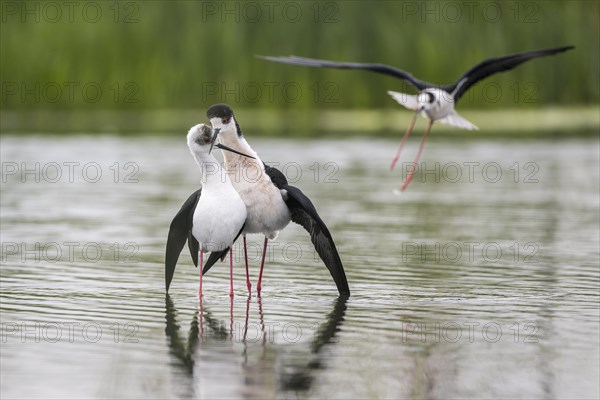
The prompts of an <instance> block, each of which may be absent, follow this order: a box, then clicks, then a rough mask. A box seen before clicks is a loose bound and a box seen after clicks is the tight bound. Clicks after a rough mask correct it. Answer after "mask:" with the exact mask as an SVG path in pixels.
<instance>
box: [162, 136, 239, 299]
mask: <svg viewBox="0 0 600 400" xmlns="http://www.w3.org/2000/svg"><path fill="white" fill-rule="evenodd" d="M213 136H214V134H213V130H212V129H211V127H210V126H208V125H205V124H199V125H196V126H194V127H192V128H191V129H190V131H189V132H188V135H187V144H188V147H189V149H190V151H191V153H192V155H193V156H194V159H195V160H196V163H197V164H198V166H199V167H200V169H201V170H202V181H201V182H202V188H201V189H198V190H197V191H195V192H194V193H193V194H192V195H191V196H190V197H189V198H188V199H187V200H186V201H185V203H184V204H183V206H182V207H181V209H180V210H179V212H178V213H177V215H175V218H173V221H172V222H171V226H170V228H169V237H168V240H167V249H166V255H165V285H166V289H167V292H168V291H169V286H170V285H171V280H172V279H173V273H174V272H175V266H176V265H177V259H178V258H179V254H180V253H181V250H182V249H183V246H184V245H185V242H186V240H187V242H188V246H189V249H190V253H191V255H192V259H193V261H194V264H195V265H196V266H198V257H199V258H200V286H199V289H198V293H199V295H200V298H202V275H203V272H202V258H203V256H202V254H203V253H205V252H212V253H211V257H214V258H217V259H218V258H221V259H224V258H225V256H226V255H227V252H229V279H230V282H229V288H230V289H229V290H230V292H229V294H230V296H233V259H232V254H231V246H232V245H233V243H234V242H235V241H236V239H237V238H238V236H239V235H240V233H241V232H242V227H243V226H244V223H245V222H246V216H247V212H246V206H245V205H244V202H243V201H242V199H241V197H240V196H239V195H238V193H237V191H236V190H235V189H234V188H233V186H232V185H231V182H230V181H229V178H228V177H227V174H225V173H223V171H222V168H221V165H220V164H219V162H218V161H217V159H216V158H215V157H214V156H213V155H211V154H210V153H209V150H210V149H212V145H213V140H212V139H213ZM217 147H219V148H220V149H222V150H225V151H230V152H233V153H236V154H238V155H239V156H240V157H250V156H247V155H245V154H243V153H240V152H237V151H236V150H234V149H230V148H229V147H227V146H225V145H223V144H217Z"/></svg>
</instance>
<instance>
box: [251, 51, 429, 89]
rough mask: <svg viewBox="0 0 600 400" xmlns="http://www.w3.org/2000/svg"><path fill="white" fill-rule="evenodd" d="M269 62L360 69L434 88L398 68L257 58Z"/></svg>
mask: <svg viewBox="0 0 600 400" xmlns="http://www.w3.org/2000/svg"><path fill="white" fill-rule="evenodd" d="M257 57H258V58H262V59H264V60H268V61H274V62H279V63H283V64H294V65H303V66H305V67H317V68H337V69H360V70H364V71H371V72H377V73H379V74H384V75H390V76H393V77H394V78H398V79H402V80H404V81H406V82H408V83H410V84H411V85H413V86H414V87H416V88H417V89H419V90H423V89H427V88H429V87H433V86H434V85H432V84H431V83H428V82H425V81H421V80H418V79H417V78H415V77H414V76H412V75H411V74H410V73H408V72H406V71H403V70H401V69H398V68H394V67H390V66H389V65H385V64H365V63H352V62H335V61H327V60H318V59H315V58H305V57H296V56H290V57H270V56H257Z"/></svg>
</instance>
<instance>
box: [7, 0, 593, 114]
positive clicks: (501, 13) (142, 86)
mask: <svg viewBox="0 0 600 400" xmlns="http://www.w3.org/2000/svg"><path fill="white" fill-rule="evenodd" d="M75 3H76V4H77V5H73V6H67V5H66V4H67V3H62V2H49V3H48V2H39V1H29V2H15V1H2V2H1V12H2V16H1V18H2V24H1V31H0V33H1V35H0V41H1V46H0V56H1V58H0V75H1V80H2V102H1V106H2V111H3V113H4V112H13V111H19V112H20V111H40V110H61V111H66V112H67V113H66V114H65V113H62V114H61V115H63V118H68V117H69V114H68V112H69V111H81V110H84V111H85V110H90V111H92V110H102V111H106V110H116V111H123V112H124V111H127V112H129V111H143V110H164V109H168V110H198V112H199V113H200V114H199V118H200V119H202V117H203V113H204V110H205V109H206V108H207V107H208V106H209V105H211V104H213V103H218V102H227V103H229V104H231V105H232V106H234V108H236V107H237V108H239V109H257V108H260V109H270V110H279V111H283V110H294V111H304V112H305V113H306V115H313V112H317V111H320V110H343V109H351V110H352V109H378V110H384V111H385V110H398V108H399V107H400V106H399V105H397V104H396V103H395V102H394V101H393V100H392V99H391V98H389V96H387V94H386V91H387V90H397V91H407V92H414V90H412V89H411V88H410V87H408V86H407V85H405V84H403V83H402V82H400V81H398V80H395V79H394V78H390V77H386V76H383V75H377V74H371V73H367V72H362V71H340V70H320V69H313V68H304V67H297V66H289V65H283V64H276V63H269V62H267V61H264V60H260V59H257V58H255V57H254V56H255V55H257V54H260V55H291V54H294V55H302V56H307V57H316V58H326V59H333V60H344V61H363V62H381V63H386V64H390V65H393V66H397V67H400V68H403V69H405V70H407V71H410V72H412V73H413V74H414V75H416V76H417V77H419V78H422V79H425V80H428V81H431V82H435V83H448V82H451V81H454V80H455V79H456V78H457V77H458V76H459V75H460V74H461V73H463V72H464V71H465V70H466V69H467V68H469V67H471V66H472V65H473V64H475V63H477V62H479V61H480V60H481V59H483V58H487V57H492V56H499V55H505V54H510V53H515V52H521V51H527V50H532V49H541V48H548V47H556V46H563V45H575V46H576V49H575V50H574V51H571V52H568V53H564V54H561V55H558V56H555V57H550V58H545V59H539V60H534V61H531V62H529V63H526V64H524V65H523V66H521V67H518V68H517V69H516V70H513V71H510V72H508V73H504V74H500V75H496V76H493V77H491V78H488V79H487V80H485V81H483V82H481V84H480V85H479V86H477V87H475V89H474V90H472V92H471V93H469V94H468V95H466V96H465V97H464V98H463V99H462V100H461V103H460V109H469V108H477V109H484V110H485V109H489V110H495V109H499V108H502V107H507V108H519V109H521V108H527V109H530V108H539V107H547V106H551V105H559V106H567V107H577V106H580V105H596V104H597V103H598V102H599V100H600V99H599V96H600V95H599V87H600V76H599V71H600V68H599V67H600V65H599V64H600V55H599V54H600V53H599V50H598V49H599V47H600V46H599V36H600V28H599V26H600V23H599V20H600V3H599V2H597V1H589V2H588V1H542V2H512V1H511V2H472V1H471V2H441V1H440V2H438V1H432V2H421V1H418V2H412V1H408V2H403V1H338V2H329V1H322V2H316V1H292V2H283V1H264V2H263V1H256V2H242V1H227V2H222V1H208V2H195V1H135V2H130V1H124V2H114V1H99V2H75ZM49 4H50V6H49ZM52 4H54V6H52ZM56 5H58V6H56ZM5 115H7V114H5ZM18 115H22V114H18Z"/></svg>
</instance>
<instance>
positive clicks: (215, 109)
mask: <svg viewBox="0 0 600 400" xmlns="http://www.w3.org/2000/svg"><path fill="white" fill-rule="evenodd" d="M206 116H207V117H208V119H212V118H221V119H223V118H225V119H230V118H231V117H233V110H232V109H231V107H229V106H228V105H227V104H215V105H213V106H210V108H209V109H208V111H206Z"/></svg>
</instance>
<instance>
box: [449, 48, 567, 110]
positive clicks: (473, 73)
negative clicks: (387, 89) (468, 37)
mask: <svg viewBox="0 0 600 400" xmlns="http://www.w3.org/2000/svg"><path fill="white" fill-rule="evenodd" d="M574 48H575V47H574V46H566V47H557V48H554V49H546V50H537V51H528V52H525V53H518V54H512V55H509V56H504V57H495V58H488V59H487V60H483V61H482V62H480V63H479V64H477V65H475V66H474V67H473V68H471V69H469V70H468V71H467V72H465V73H464V74H463V75H462V76H461V77H460V78H459V79H458V80H457V81H456V82H455V83H453V84H452V85H448V86H446V87H444V90H446V91H447V92H449V93H452V92H454V91H455V90H456V93H454V101H455V102H456V101H458V99H459V98H460V97H461V96H462V95H463V94H464V93H465V92H466V91H467V90H468V89H469V87H471V86H472V85H474V84H475V83H477V82H478V81H480V80H482V79H484V78H487V77H488V76H490V75H493V74H496V73H498V72H503V71H508V70H511V69H513V68H515V67H516V66H518V65H520V64H522V63H524V62H525V61H528V60H531V59H532V58H537V57H545V56H551V55H554V54H557V53H562V52H564V51H567V50H571V49H574Z"/></svg>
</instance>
